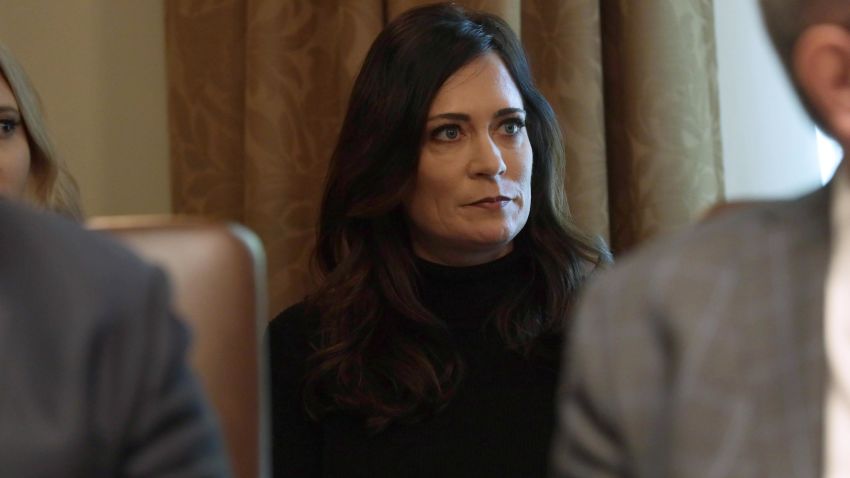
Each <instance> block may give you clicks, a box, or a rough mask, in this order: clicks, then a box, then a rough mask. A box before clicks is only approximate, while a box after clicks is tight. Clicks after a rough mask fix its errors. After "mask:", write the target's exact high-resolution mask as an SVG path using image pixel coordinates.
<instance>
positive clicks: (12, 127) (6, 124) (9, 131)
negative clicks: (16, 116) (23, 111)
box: [0, 119, 21, 138]
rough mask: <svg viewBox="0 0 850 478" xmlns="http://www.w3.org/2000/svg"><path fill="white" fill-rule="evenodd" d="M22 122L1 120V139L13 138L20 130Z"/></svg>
mask: <svg viewBox="0 0 850 478" xmlns="http://www.w3.org/2000/svg"><path fill="white" fill-rule="evenodd" d="M20 125H21V122H20V121H18V120H11V119H2V120H0V137H4V138H5V137H9V136H12V135H13V134H14V133H15V131H16V130H17V129H18V126H20Z"/></svg>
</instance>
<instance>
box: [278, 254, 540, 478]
mask: <svg viewBox="0 0 850 478" xmlns="http://www.w3.org/2000/svg"><path fill="white" fill-rule="evenodd" d="M526 261H527V260H526V259H524V258H523V257H522V256H521V255H520V254H518V253H512V254H509V255H507V256H505V257H504V258H502V259H499V260H496V261H494V262H491V263H487V264H483V265H480V266H473V267H462V268H457V267H447V266H441V265H437V264H433V263H429V262H425V261H422V260H419V261H418V262H417V266H418V268H419V271H420V273H421V277H422V280H421V282H420V285H421V288H420V292H421V298H422V301H423V304H424V305H425V306H426V307H427V308H428V310H429V311H431V312H432V313H433V314H434V315H435V316H437V317H439V318H440V319H442V320H444V321H445V322H446V323H447V324H448V326H449V329H450V330H451V332H452V337H453V339H454V341H455V343H456V345H457V347H458V351H459V353H460V354H461V357H462V359H463V360H464V362H465V364H466V371H465V374H464V376H463V380H462V382H461V384H460V387H459V388H458V391H457V393H456V395H455V396H454V397H453V398H452V399H451V401H450V402H449V403H448V405H447V406H446V407H445V408H444V409H442V410H441V411H440V412H439V413H438V414H436V415H435V416H433V417H431V418H428V419H425V420H424V421H420V422H417V423H415V424H392V425H390V426H388V427H387V428H386V429H384V430H383V431H381V432H379V433H377V434H374V433H370V431H369V430H367V429H366V428H365V426H364V424H363V420H362V419H361V418H360V417H358V416H356V415H355V414H350V413H335V414H330V415H328V416H325V417H324V418H323V419H322V420H321V421H318V422H316V421H312V420H310V419H309V418H308V417H307V415H306V414H305V412H304V407H303V401H302V397H301V394H300V393H299V389H300V383H301V380H302V379H303V376H304V370H305V369H304V363H305V359H306V358H307V357H308V356H309V355H310V354H311V353H312V350H313V348H312V346H311V344H310V342H309V340H310V337H313V336H314V332H315V330H316V327H317V324H318V320H317V318H316V317H314V316H310V315H309V314H305V308H304V306H303V304H297V305H295V306H293V307H290V308H289V309H287V310H285V311H284V312H283V313H281V314H280V315H279V316H278V317H277V318H275V320H274V321H272V323H271V325H270V326H269V330H268V339H269V346H270V352H271V370H272V410H273V438H272V442H273V448H274V451H273V459H274V472H275V477H277V478H289V477H299V478H300V477H327V478H330V477H333V478H337V477H339V478H342V477H345V478H360V477H362V478H381V477H394V478H395V477H398V478H416V477H423V478H424V477H427V478H435V477H441V478H450V477H463V478H469V477H488V478H493V477H516V478H534V477H542V476H544V475H545V470H546V464H547V454H548V451H549V438H550V434H551V431H552V428H553V425H554V423H553V420H554V416H553V412H554V390H555V386H556V382H557V370H556V369H555V367H553V366H551V365H542V364H538V363H533V362H530V361H529V360H527V359H525V358H523V357H522V356H520V355H519V354H517V353H515V352H511V351H508V350H506V349H505V346H504V345H503V344H502V343H501V342H500V341H499V340H498V339H497V338H496V337H495V334H494V333H485V332H484V331H485V330H488V329H487V328H484V327H482V326H483V325H484V323H485V321H487V319H488V318H489V316H490V313H491V311H492V310H493V308H494V306H495V305H496V304H498V303H500V301H501V300H502V299H503V297H504V296H505V294H510V293H511V292H512V291H515V290H517V289H518V288H521V287H523V286H526V285H527V284H528V281H529V280H530V277H529V273H528V269H527V266H526Z"/></svg>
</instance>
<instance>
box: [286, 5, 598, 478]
mask: <svg viewBox="0 0 850 478" xmlns="http://www.w3.org/2000/svg"><path fill="white" fill-rule="evenodd" d="M563 160H564V158H563V145H562V140H561V135H560V129H559V127H558V123H557V121H556V119H555V115H554V113H553V111H552V109H551V107H550V106H549V104H548V103H547V102H546V100H545V99H544V98H543V96H542V95H541V94H540V92H539V91H538V90H537V89H536V88H535V86H534V84H533V82H532V79H531V74H530V71H529V68H528V64H527V61H526V59H525V55H524V53H523V50H522V47H521V45H520V43H519V40H518V39H517V38H516V36H515V35H514V33H513V32H512V31H511V30H510V28H509V27H508V26H507V25H506V24H505V22H504V21H502V20H501V19H499V18H498V17H495V16H493V15H488V14H485V13H479V12H472V11H467V10H464V9H462V8H460V7H458V6H455V5H449V4H438V5H432V6H427V7H421V8H417V9H414V10H410V11H408V12H406V13H405V14H403V15H401V16H400V17H398V18H397V19H396V20H394V21H393V22H391V23H390V24H389V25H387V27H386V28H385V29H384V30H383V31H382V32H381V33H380V35H378V37H377V39H376V40H375V42H374V44H373V45H372V47H371V49H370V50H369V53H368V55H367V57H366V59H365V61H364V64H363V67H362V69H361V71H360V74H359V76H358V78H357V80H356V82H355V85H354V89H353V91H352V95H351V99H350V102H349V106H348V113H347V115H346V117H345V121H344V123H343V126H342V130H341V132H340V136H339V141H338V143H337V145H336V149H335V151H334V153H333V156H332V158H331V162H330V169H329V173H328V178H327V184H326V188H325V192H324V197H323V200H322V206H321V213H320V219H319V226H318V242H317V245H316V259H317V265H318V268H319V270H320V271H321V273H322V275H323V277H322V282H321V286H320V287H319V289H318V290H317V291H316V292H315V293H314V294H312V295H311V296H310V297H308V298H307V299H306V300H305V301H304V302H302V303H300V304H297V305H295V306H293V307H291V308H289V309H287V310H286V311H284V312H283V313H281V314H280V316H278V317H277V318H276V319H275V320H274V321H273V322H272V324H271V325H270V327H269V341H270V349H271V367H272V404H273V447H274V469H275V475H276V476H278V477H287V476H292V477H296V476H297V477H305V476H308V477H311V476H317V477H318V476H321V477H370V478H372V477H381V476H387V477H416V476H422V477H451V476H463V477H470V476H486V477H494V476H512V477H513V476H515V477H534V476H543V475H544V473H545V469H546V455H547V452H548V448H549V446H548V443H549V435H550V432H551V430H552V427H553V423H554V419H553V408H554V405H553V403H554V390H555V386H556V382H557V367H558V362H559V360H558V359H559V357H560V350H559V349H560V344H561V334H562V332H563V331H564V329H565V328H566V325H567V323H568V311H569V309H570V306H571V304H572V302H573V299H574V297H575V294H576V291H577V289H578V288H579V287H580V285H581V284H582V282H583V281H584V278H585V276H586V275H587V274H588V272H589V271H591V270H593V269H594V268H595V267H596V266H597V265H598V264H599V263H600V261H602V260H603V259H604V257H606V253H605V251H604V250H602V249H600V248H598V247H596V246H594V245H593V244H592V243H591V241H589V240H588V238H586V237H585V236H583V235H582V234H580V233H579V232H577V231H576V230H575V229H574V228H573V226H572V225H571V224H570V222H569V219H568V212H567V209H566V200H565V197H564V194H563Z"/></svg>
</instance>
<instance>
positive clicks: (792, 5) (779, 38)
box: [759, 0, 850, 129]
mask: <svg viewBox="0 0 850 478" xmlns="http://www.w3.org/2000/svg"><path fill="white" fill-rule="evenodd" d="M759 3H760V4H761V11H762V19H763V20H764V24H765V27H766V29H767V32H768V34H769V36H770V39H771V42H772V43H773V46H774V49H775V51H776V54H777V55H778V56H779V59H780V60H781V62H782V65H783V66H784V67H785V71H786V73H787V74H788V77H789V79H790V80H791V83H792V84H793V86H794V88H795V89H796V92H797V96H798V97H799V99H800V101H801V102H802V103H803V106H804V107H805V109H806V110H807V112H808V113H809V116H810V117H811V118H812V119H813V120H814V121H815V123H817V124H818V126H820V127H821V128H823V129H828V128H827V125H825V124H824V121H823V119H822V118H821V116H820V115H819V114H818V112H817V111H816V109H815V108H814V107H813V106H812V104H811V102H810V100H809V98H808V97H807V94H806V92H805V91H803V89H801V87H800V83H799V79H798V77H797V73H796V72H795V71H794V66H793V57H794V50H795V46H796V44H797V40H798V39H799V38H800V36H801V35H802V34H803V32H804V31H805V30H806V29H807V28H809V27H811V26H813V25H816V24H821V23H830V24H838V25H843V26H848V25H850V23H848V22H850V1H848V0H759Z"/></svg>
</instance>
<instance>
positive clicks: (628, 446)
mask: <svg viewBox="0 0 850 478" xmlns="http://www.w3.org/2000/svg"><path fill="white" fill-rule="evenodd" d="M761 6H762V11H763V17H764V20H765V23H766V25H767V27H768V30H769V31H770V34H771V37H772V39H773V42H774V44H775V47H776V51H777V53H778V54H779V56H780V58H781V59H782V60H783V63H784V65H785V67H786V70H787V72H788V73H789V74H790V76H791V79H792V81H793V83H794V85H795V87H796V88H797V91H798V93H799V96H800V98H801V100H802V101H803V102H804V104H805V106H806V107H807V109H808V110H809V112H810V114H811V115H812V117H813V118H814V119H815V121H816V122H818V123H819V124H820V126H821V127H822V128H823V129H824V130H826V131H827V132H828V133H830V134H831V135H832V136H833V137H834V138H835V139H836V140H837V141H838V142H839V143H840V144H841V145H842V146H843V147H844V150H845V151H850V149H848V148H850V0H761ZM777 140H780V141H781V138H779V139H777ZM844 163H845V164H843V165H842V166H841V167H840V168H839V170H838V172H837V173H836V175H835V178H834V179H833V181H832V182H831V183H830V184H829V185H827V186H826V187H824V188H821V189H819V190H817V191H815V192H814V193H811V194H809V195H807V196H805V197H802V198H799V199H795V200H790V201H773V202H766V203H763V204H759V205H756V206H753V207H745V208H740V209H738V210H734V211H731V212H727V213H724V214H720V215H719V216H717V217H716V218H715V219H713V220H709V221H705V222H703V223H701V224H698V225H696V226H694V227H693V228H691V229H690V230H688V231H685V232H683V233H682V234H677V235H675V236H672V237H668V238H665V239H662V240H659V241H656V242H655V243H653V244H651V245H649V246H648V247H645V248H643V249H642V250H640V251H638V252H637V253H635V254H633V255H631V256H628V257H626V258H625V259H622V260H621V261H620V262H619V264H618V265H617V266H615V267H614V268H613V270H611V271H608V272H606V273H603V274H601V275H600V277H599V278H598V279H599V280H596V281H595V282H594V283H593V284H591V286H590V287H589V288H588V289H587V291H586V292H587V293H586V295H585V296H584V297H583V298H582V299H581V300H580V305H579V308H578V312H577V315H576V316H575V317H576V321H575V323H574V329H573V334H572V335H571V342H570V345H569V346H568V347H567V350H568V354H567V355H566V356H565V362H564V363H565V367H564V368H563V376H562V382H561V388H560V390H559V395H558V397H559V398H558V414H559V418H558V424H557V431H556V435H555V438H554V443H553V448H552V456H551V473H550V476H552V477H582V478H585V477H591V478H592V477H646V478H664V477H688V478H703V477H705V478H708V477H735V478H747V477H766V476H777V477H779V476H781V477H797V478H820V477H827V478H834V477H847V476H850V165H849V164H846V163H847V161H844Z"/></svg>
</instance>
